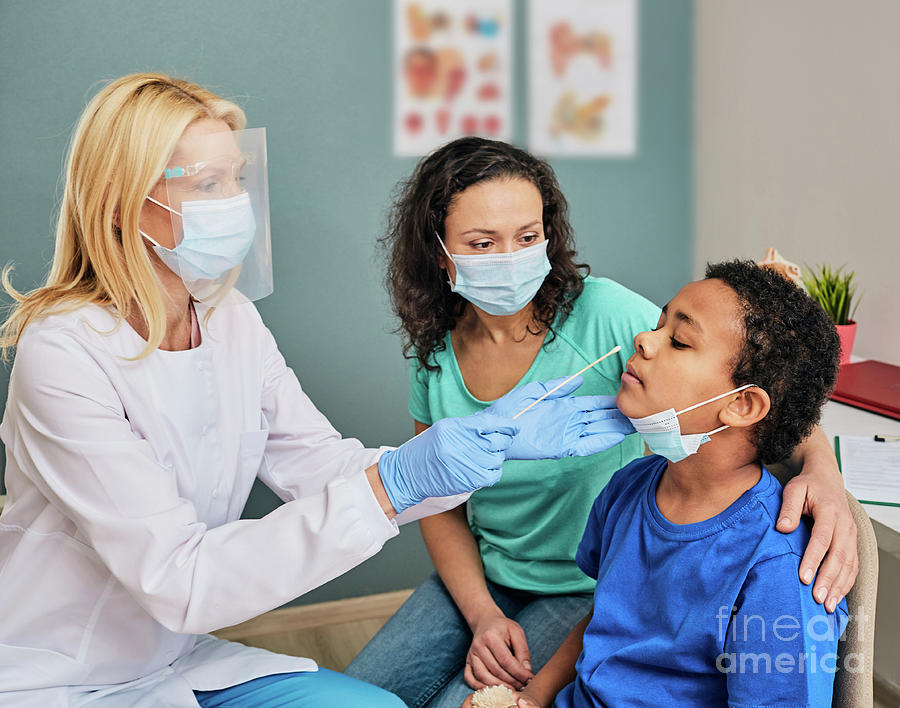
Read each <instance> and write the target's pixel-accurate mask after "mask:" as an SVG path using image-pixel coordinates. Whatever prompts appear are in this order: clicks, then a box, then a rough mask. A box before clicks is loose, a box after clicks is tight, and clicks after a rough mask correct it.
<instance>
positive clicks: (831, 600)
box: [776, 431, 859, 612]
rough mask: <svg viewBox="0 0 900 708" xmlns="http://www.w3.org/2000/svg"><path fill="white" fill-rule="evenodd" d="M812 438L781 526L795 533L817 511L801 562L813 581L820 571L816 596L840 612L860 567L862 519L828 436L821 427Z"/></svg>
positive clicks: (786, 498)
mask: <svg viewBox="0 0 900 708" xmlns="http://www.w3.org/2000/svg"><path fill="white" fill-rule="evenodd" d="M810 438H811V440H810V441H808V442H807V443H806V445H805V448H806V449H805V451H804V452H805V454H804V455H803V456H802V458H801V459H800V460H798V461H797V462H799V463H800V464H802V469H801V472H800V474H799V475H797V476H796V477H794V479H792V480H791V481H790V482H788V483H787V485H785V488H784V493H783V496H782V505H781V512H780V514H779V518H778V524H777V525H776V528H777V529H778V530H779V531H781V532H782V533H790V532H791V531H793V530H794V529H796V528H797V525H798V524H799V523H800V517H801V515H808V516H811V517H812V519H813V527H812V534H811V537H810V540H809V544H808V545H807V547H806V552H805V553H804V554H803V559H802V560H801V562H800V579H801V580H802V581H803V582H804V583H806V584H807V585H808V584H809V583H810V582H812V579H813V577H815V578H816V584H815V587H814V588H813V597H814V598H815V599H816V601H817V602H819V603H823V604H824V605H825V609H827V610H828V611H829V612H834V608H835V606H836V605H837V603H839V602H840V601H841V599H842V598H843V597H844V596H845V595H846V594H847V593H848V592H849V591H850V588H852V587H853V584H854V583H855V582H856V576H857V574H858V573H859V556H858V554H857V548H856V521H854V519H853V514H852V513H851V512H850V505H849V504H848V502H847V495H846V492H845V490H844V479H843V477H842V476H841V473H840V471H839V470H838V468H837V461H836V460H835V458H834V454H833V453H832V452H831V450H830V447H829V446H828V445H827V442H826V443H825V445H824V446H823V445H822V443H821V442H820V440H818V439H817V438H821V440H824V439H825V438H824V436H822V435H821V434H819V431H817V435H816V436H810ZM816 448H818V449H816ZM823 559H824V561H823Z"/></svg>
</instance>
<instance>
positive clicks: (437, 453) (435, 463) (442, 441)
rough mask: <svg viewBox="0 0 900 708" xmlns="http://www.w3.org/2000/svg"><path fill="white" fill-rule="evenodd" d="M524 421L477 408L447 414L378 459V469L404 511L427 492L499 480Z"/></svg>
mask: <svg viewBox="0 0 900 708" xmlns="http://www.w3.org/2000/svg"><path fill="white" fill-rule="evenodd" d="M518 430H519V426H518V425H516V424H515V423H514V422H513V421H511V420H509V419H508V418H504V417H501V416H497V415H491V414H484V413H478V414H476V415H470V416H466V417H465V418H444V419H442V420H439V421H437V422H436V423H435V424H434V425H432V426H431V427H430V428H428V429H427V430H424V431H422V432H421V433H419V435H417V436H416V437H414V438H412V439H411V440H407V441H406V442H405V443H403V444H402V445H401V446H400V447H398V448H397V449H396V450H388V451H387V452H385V453H384V454H383V455H382V456H381V458H380V459H379V460H378V473H379V475H380V476H381V481H382V483H383V484H384V489H385V491H386V492H387V495H388V498H389V499H390V500H391V504H392V505H393V507H394V509H395V510H396V511H397V513H398V514H399V513H400V512H401V511H403V510H404V509H408V508H409V507H411V506H413V505H415V504H418V503H419V502H421V501H422V500H424V499H427V498H428V497H447V496H451V495H454V494H462V493H464V492H474V491H475V490H476V489H481V488H482V487H490V486H491V485H492V484H494V483H495V482H497V480H499V479H500V473H501V468H502V467H503V461H504V460H505V459H506V454H505V451H506V448H508V447H509V445H510V443H511V442H512V440H513V437H514V436H515V434H516V433H517V432H518Z"/></svg>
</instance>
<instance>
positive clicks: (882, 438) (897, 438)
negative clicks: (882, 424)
mask: <svg viewBox="0 0 900 708" xmlns="http://www.w3.org/2000/svg"><path fill="white" fill-rule="evenodd" d="M875 442H900V435H876V436H875Z"/></svg>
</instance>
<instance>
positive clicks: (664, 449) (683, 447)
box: [628, 384, 756, 462]
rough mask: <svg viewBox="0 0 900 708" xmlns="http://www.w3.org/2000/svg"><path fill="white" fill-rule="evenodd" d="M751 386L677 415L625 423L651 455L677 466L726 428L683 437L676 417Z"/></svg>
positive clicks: (671, 413)
mask: <svg viewBox="0 0 900 708" xmlns="http://www.w3.org/2000/svg"><path fill="white" fill-rule="evenodd" d="M755 386H756V384H745V385H743V386H739V387H738V388H734V389H732V390H731V391H727V392H726V393H723V394H720V395H718V396H714V397H713V398H710V399H708V400H706V401H702V402H701V403H696V404H694V405H693V406H688V407H687V408H685V409H683V410H680V411H677V412H676V411H675V409H674V408H669V409H667V410H664V411H661V412H659V413H654V414H652V415H648V416H646V417H644V418H629V419H628V420H630V421H631V424H632V425H633V426H634V429H635V430H636V431H637V432H638V433H639V434H640V436H641V438H642V439H643V441H644V443H645V444H646V445H647V447H648V448H650V451H651V452H653V453H655V454H657V455H661V456H662V457H665V458H666V459H667V460H669V461H670V462H680V461H681V460H683V459H684V458H686V457H688V456H689V455H693V454H695V453H696V452H697V450H699V449H700V445H702V444H703V443H705V442H709V436H710V435H713V434H715V433H718V432H720V431H722V430H725V428H727V427H729V426H727V425H723V426H721V427H719V428H716V429H715V430H710V431H709V432H708V433H692V434H689V435H683V434H682V433H681V425H680V423H679V422H678V416H680V415H681V414H683V413H687V412H688V411H692V410H694V409H695V408H700V406H705V405H706V404H707V403H712V402H713V401H718V400H719V399H720V398H725V396H730V395H731V394H732V393H737V392H738V391H743V390H744V389H747V388H751V387H755Z"/></svg>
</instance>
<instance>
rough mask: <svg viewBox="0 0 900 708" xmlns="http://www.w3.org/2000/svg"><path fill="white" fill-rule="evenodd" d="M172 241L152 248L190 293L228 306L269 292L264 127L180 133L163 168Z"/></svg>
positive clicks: (150, 235)
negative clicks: (170, 243)
mask: <svg viewBox="0 0 900 708" xmlns="http://www.w3.org/2000/svg"><path fill="white" fill-rule="evenodd" d="M163 182H164V184H165V192H166V202H167V203H166V204H163V203H161V202H160V201H157V200H156V199H154V198H153V197H152V196H151V197H148V198H149V199H150V201H152V202H154V203H155V204H157V205H159V206H160V207H162V208H164V209H167V210H168V211H169V212H170V216H171V224H172V235H173V237H174V243H175V246H174V248H171V249H169V248H164V247H163V246H160V245H159V244H158V243H157V242H155V240H154V239H153V238H151V237H152V236H153V234H145V236H146V237H147V238H148V239H149V240H151V241H153V242H154V250H155V251H156V253H157V255H159V257H160V259H162V261H163V262H164V263H165V264H166V265H167V266H168V267H169V268H170V269H171V270H172V271H173V272H174V273H176V274H177V275H179V276H181V279H182V281H184V284H185V287H187V289H188V291H189V292H190V293H191V295H192V296H193V297H194V299H195V300H199V301H201V302H207V303H209V304H210V305H225V304H229V303H234V302H243V301H245V300H259V299H260V298H263V297H265V296H266V295H269V294H270V293H271V292H272V244H271V237H270V230H269V187H268V181H267V178H266V131H265V128H253V129H250V130H236V131H223V132H217V133H208V134H205V135H196V136H193V135H190V136H185V137H183V138H182V139H181V140H180V141H179V143H178V147H177V149H176V151H175V154H174V155H173V156H172V159H171V160H170V161H169V166H167V167H166V169H165V172H164V174H163Z"/></svg>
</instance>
